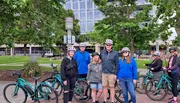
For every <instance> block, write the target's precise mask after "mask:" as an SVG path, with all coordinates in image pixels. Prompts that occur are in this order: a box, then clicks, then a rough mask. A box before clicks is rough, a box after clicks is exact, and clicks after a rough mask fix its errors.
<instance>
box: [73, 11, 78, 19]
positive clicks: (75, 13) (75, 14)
mask: <svg viewBox="0 0 180 103" xmlns="http://www.w3.org/2000/svg"><path fill="white" fill-rule="evenodd" d="M74 16H75V18H76V19H79V15H78V12H77V11H74Z"/></svg>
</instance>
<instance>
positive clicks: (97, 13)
mask: <svg viewBox="0 0 180 103" xmlns="http://www.w3.org/2000/svg"><path fill="white" fill-rule="evenodd" d="M102 18H103V14H102V13H101V12H100V11H99V10H95V11H94V19H95V20H100V19H102Z"/></svg>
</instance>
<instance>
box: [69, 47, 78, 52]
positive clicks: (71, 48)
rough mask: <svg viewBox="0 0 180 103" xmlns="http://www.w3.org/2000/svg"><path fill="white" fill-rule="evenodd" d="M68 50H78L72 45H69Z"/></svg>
mask: <svg viewBox="0 0 180 103" xmlns="http://www.w3.org/2000/svg"><path fill="white" fill-rule="evenodd" d="M67 51H68V52H69V51H74V52H76V48H74V47H73V46H72V47H68V49H67Z"/></svg>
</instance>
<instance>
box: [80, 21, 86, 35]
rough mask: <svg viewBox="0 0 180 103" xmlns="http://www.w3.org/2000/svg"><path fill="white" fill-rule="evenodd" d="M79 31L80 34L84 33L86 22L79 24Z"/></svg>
mask: <svg viewBox="0 0 180 103" xmlns="http://www.w3.org/2000/svg"><path fill="white" fill-rule="evenodd" d="M80 30H81V33H85V32H86V22H84V21H81V22H80Z"/></svg>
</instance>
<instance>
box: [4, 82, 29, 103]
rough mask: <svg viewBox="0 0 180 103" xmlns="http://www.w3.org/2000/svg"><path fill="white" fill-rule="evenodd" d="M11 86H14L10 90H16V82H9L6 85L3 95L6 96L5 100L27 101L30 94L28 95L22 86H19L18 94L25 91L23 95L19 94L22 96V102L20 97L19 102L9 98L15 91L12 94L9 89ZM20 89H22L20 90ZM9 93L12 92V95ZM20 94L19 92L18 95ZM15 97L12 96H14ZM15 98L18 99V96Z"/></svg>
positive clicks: (23, 102) (12, 102)
mask: <svg viewBox="0 0 180 103" xmlns="http://www.w3.org/2000/svg"><path fill="white" fill-rule="evenodd" d="M11 86H14V87H13V88H12V89H10V90H12V91H13V92H14V88H15V87H16V83H11V84H8V85H6V86H5V87H4V89H3V96H4V98H5V100H6V101H7V102H8V103H26V101H27V96H28V95H27V92H26V91H25V90H24V89H23V88H22V87H21V86H18V87H19V89H18V94H21V93H23V94H22V95H20V96H19V97H20V98H21V100H22V102H21V101H20V99H18V101H17V102H14V101H11V100H10V99H9V98H8V96H13V92H12V94H11V92H10V91H8V88H10V87H11ZM20 89H21V90H20ZM7 93H10V94H11V95H7ZM18 94H17V95H18ZM23 95H24V96H25V98H24V100H23V99H22V98H23ZM14 97H15V96H14ZM14 97H12V98H14ZM14 99H17V97H15V98H14Z"/></svg>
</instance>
